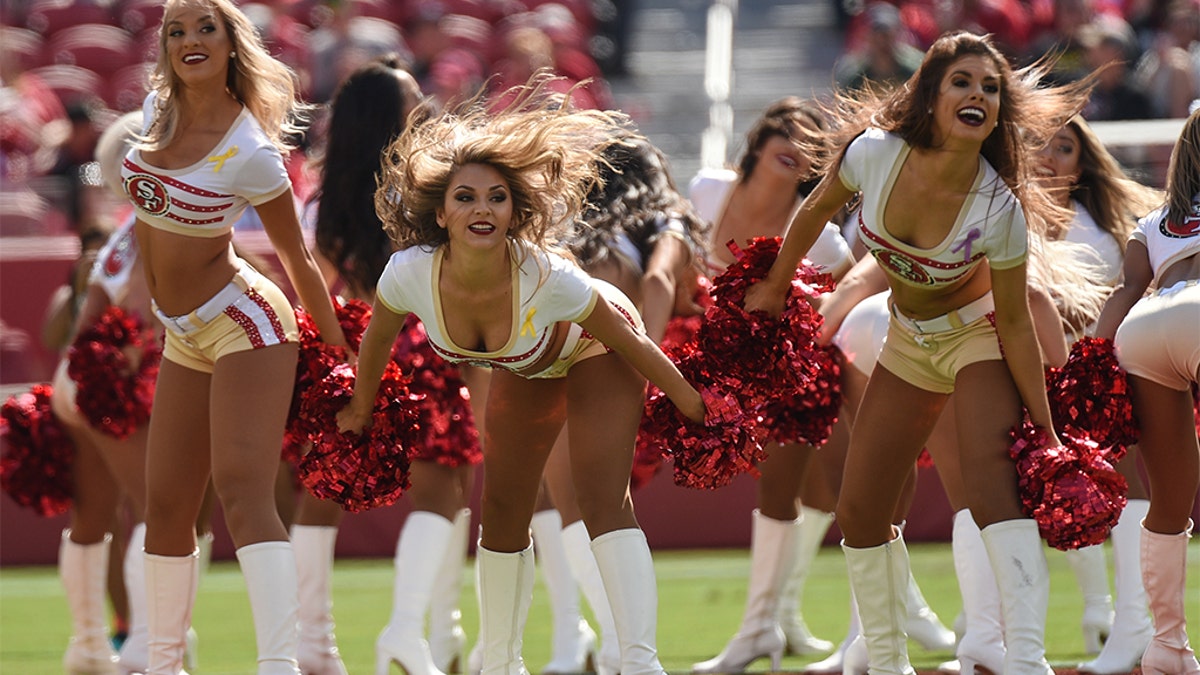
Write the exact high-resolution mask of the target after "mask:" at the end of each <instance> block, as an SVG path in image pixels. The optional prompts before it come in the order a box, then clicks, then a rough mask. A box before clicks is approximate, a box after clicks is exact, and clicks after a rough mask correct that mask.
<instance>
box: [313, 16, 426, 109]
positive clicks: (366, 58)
mask: <svg viewBox="0 0 1200 675" xmlns="http://www.w3.org/2000/svg"><path fill="white" fill-rule="evenodd" d="M326 2H327V3H328V5H329V7H330V9H331V14H330V17H329V20H328V21H326V22H325V23H323V24H322V25H321V26H320V27H319V28H317V29H316V30H314V31H313V32H312V33H311V34H310V35H309V44H310V46H311V55H312V56H311V61H310V62H309V72H310V73H311V75H312V88H311V92H310V93H311V95H312V100H313V101H328V100H329V98H330V97H331V96H332V95H333V92H334V89H336V88H337V86H338V84H339V83H340V82H342V81H343V80H345V79H346V77H348V76H349V75H350V73H352V72H354V71H355V69H357V68H359V67H360V66H363V65H365V64H367V63H368V62H370V61H371V60H372V59H375V58H378V57H381V56H384V55H386V54H390V53H393V52H395V53H399V54H402V55H404V57H405V58H407V57H408V54H409V50H408V47H407V45H406V44H405V43H404V39H403V38H402V37H401V35H400V30H399V29H398V28H397V27H396V26H395V24H393V23H391V22H390V21H385V20H383V19H376V18H372V17H367V16H360V15H359V13H358V10H357V7H358V5H357V3H354V2H350V1H348V0H347V1H345V2H342V1H334V0H326Z"/></svg>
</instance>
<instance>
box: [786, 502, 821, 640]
mask: <svg viewBox="0 0 1200 675" xmlns="http://www.w3.org/2000/svg"><path fill="white" fill-rule="evenodd" d="M832 524H833V514H832V513H828V512H826V511H821V510H819V509H814V508H812V507H811V506H801V507H800V529H799V531H798V533H797V536H796V557H795V558H794V559H793V562H792V569H791V570H790V573H789V574H788V578H787V582H786V583H785V584H784V586H783V591H782V594H781V595H780V598H779V627H780V628H782V629H783V636H784V638H786V639H787V646H786V647H785V648H784V653H785V654H791V655H793V656H807V655H809V654H816V653H818V652H828V651H830V650H831V649H833V643H832V642H830V641H829V640H822V639H821V638H819V637H816V636H814V635H813V634H812V632H811V631H809V630H808V625H807V624H805V623H804V616H803V614H801V611H800V606H801V604H802V603H801V598H802V596H803V595H804V582H805V580H807V579H808V570H809V569H811V568H812V564H813V560H815V559H816V557H817V553H818V552H819V551H820V550H821V542H823V541H825V533H826V532H828V531H829V527H830V525H832Z"/></svg>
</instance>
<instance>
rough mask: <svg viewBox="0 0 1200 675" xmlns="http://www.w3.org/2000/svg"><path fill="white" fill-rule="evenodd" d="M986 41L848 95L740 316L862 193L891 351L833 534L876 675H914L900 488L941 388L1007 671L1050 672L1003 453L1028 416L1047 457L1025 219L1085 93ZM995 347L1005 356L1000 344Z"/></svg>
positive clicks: (1023, 529) (1040, 604)
mask: <svg viewBox="0 0 1200 675" xmlns="http://www.w3.org/2000/svg"><path fill="white" fill-rule="evenodd" d="M1040 74H1041V69H1040V68H1039V67H1033V68H1031V69H1028V70H1023V71H1015V72H1014V71H1013V70H1012V69H1011V68H1010V66H1009V64H1008V62H1007V60H1006V59H1005V58H1004V56H1003V55H1002V54H1000V52H999V51H997V50H996V48H995V47H994V46H993V45H992V43H991V42H990V40H989V39H988V38H986V37H980V36H977V35H973V34H969V33H963V32H959V33H948V34H946V35H943V36H942V37H941V38H939V39H938V40H937V41H936V42H935V43H934V44H933V45H932V46H931V47H930V49H929V51H928V52H927V53H926V56H925V60H924V61H923V62H922V65H921V67H920V68H919V69H918V71H917V72H916V73H915V74H914V75H913V76H912V78H910V80H909V82H908V83H907V84H906V86H904V87H902V88H900V89H897V90H895V91H894V92H893V93H891V94H890V95H887V96H886V97H885V96H881V95H879V94H877V93H875V92H871V91H862V92H856V93H854V94H842V95H840V98H839V99H838V100H839V101H840V102H842V103H844V105H842V106H840V107H839V109H838V110H836V111H834V112H833V114H835V115H836V117H837V119H838V120H839V121H840V122H841V123H840V124H839V125H837V127H836V128H837V129H838V133H837V135H836V136H834V137H832V138H830V139H829V140H830V141H832V146H833V147H835V148H836V152H834V153H833V154H831V155H830V158H831V161H830V162H829V166H827V167H823V168H825V169H826V171H825V172H824V177H823V179H822V181H821V184H820V185H819V186H818V187H817V189H816V190H815V191H814V192H813V194H812V195H810V196H809V198H808V199H807V200H805V202H804V204H803V205H802V206H801V209H800V211H799V213H798V215H797V216H796V218H795V219H794V220H793V222H792V225H791V227H790V228H789V230H788V235H787V237H786V238H785V240H784V243H783V247H782V248H781V250H780V254H779V257H778V259H777V260H776V262H775V264H774V265H773V266H772V268H771V271H770V272H769V273H768V276H767V278H766V279H765V280H764V281H763V282H761V283H759V284H756V285H755V286H752V287H751V288H750V289H748V291H747V294H746V307H747V309H750V310H766V311H768V312H769V313H772V314H778V313H779V312H780V310H781V308H782V301H783V298H784V292H785V291H786V289H787V287H788V285H789V284H790V280H791V278H792V276H793V273H794V270H795V266H796V263H797V262H798V261H799V259H800V257H801V256H802V255H803V254H804V253H805V252H806V251H807V250H808V248H809V247H810V246H811V244H812V242H814V241H815V240H816V238H817V235H818V234H819V233H820V231H821V229H822V228H823V226H824V223H825V222H826V221H827V220H828V218H829V217H830V216H831V215H832V214H833V213H834V212H836V211H837V210H838V209H839V208H841V207H842V206H843V205H844V204H845V203H846V202H847V201H848V200H849V199H850V198H851V197H852V196H853V195H854V194H856V193H858V192H861V193H862V195H863V205H862V209H861V211H860V214H861V215H860V217H859V218H858V224H857V227H858V233H859V236H860V238H862V240H863V242H864V244H866V245H867V246H868V247H869V248H870V250H871V253H872V255H874V256H875V257H876V259H877V260H878V261H879V262H880V264H881V266H882V267H883V268H884V270H885V271H886V272H887V274H888V284H889V287H890V290H891V294H892V297H891V304H890V312H891V317H890V319H889V321H890V324H889V329H888V339H887V341H886V342H885V345H884V348H883V352H882V353H881V354H880V355H879V360H878V363H877V364H876V368H875V369H874V371H873V372H872V376H871V380H870V383H869V384H868V385H867V390H866V392H865V394H864V397H863V401H862V404H861V405H860V409H859V414H858V417H857V418H856V420H855V425H854V429H853V431H852V434H851V440H850V449H849V451H848V455H847V460H846V472H845V475H844V478H843V483H842V490H841V495H840V498H839V501H838V510H837V513H838V523H839V525H840V526H841V528H842V531H843V533H844V535H845V539H844V541H843V550H844V552H845V554H846V562H847V566H848V568H849V571H850V582H851V588H852V590H853V592H854V596H855V601H856V603H857V605H858V610H859V617H860V619H861V622H862V633H863V636H864V638H865V642H866V647H867V652H868V662H869V668H870V670H871V671H872V672H876V673H912V672H913V669H912V666H911V665H910V664H909V661H908V653H907V645H906V642H907V634H906V632H905V626H904V623H905V619H906V617H907V602H906V599H905V593H904V589H906V588H907V582H908V577H909V567H908V555H907V550H906V549H905V546H904V540H903V537H902V536H901V535H900V533H899V532H898V530H897V529H896V528H895V527H894V526H893V525H892V524H891V519H892V516H893V514H894V512H895V508H896V505H897V501H898V498H899V492H900V485H899V484H897V482H896V481H895V480H894V478H893V477H894V476H897V475H904V472H906V471H907V470H908V469H909V467H911V466H912V464H913V462H914V461H915V460H916V458H917V455H918V453H919V452H920V450H921V448H922V447H923V446H924V444H925V441H926V439H927V438H928V435H929V433H930V431H931V430H932V428H933V426H934V423H935V422H936V421H937V418H938V416H939V414H940V412H941V409H942V408H943V406H944V405H945V402H946V399H947V397H948V396H949V394H950V393H951V392H954V393H955V394H956V395H957V396H956V410H957V414H958V416H959V417H961V418H962V419H964V420H970V424H962V425H960V426H959V430H960V435H961V440H960V443H959V444H958V447H959V452H960V453H961V460H962V462H963V465H964V466H969V467H970V471H967V472H964V480H966V481H967V487H968V493H969V495H970V498H971V506H972V513H973V515H974V517H975V520H976V521H977V522H978V523H979V524H980V525H981V526H982V530H983V537H984V540H985V542H986V543H987V548H988V551H989V558H990V559H991V560H992V564H993V569H994V570H995V573H996V578H997V582H998V585H999V587H1000V591H1001V597H1002V605H1003V612H1004V621H1005V638H1006V643H1007V646H1008V651H1007V653H1006V656H1005V668H1004V670H1005V672H1008V673H1017V672H1021V673H1047V674H1048V673H1050V672H1052V671H1051V669H1050V666H1049V664H1047V663H1046V661H1045V647H1044V642H1043V641H1044V632H1045V621H1046V607H1047V603H1048V599H1049V571H1048V569H1047V567H1046V561H1045V556H1044V553H1043V549H1042V544H1041V539H1040V537H1039V536H1038V530H1037V524H1036V523H1035V522H1034V521H1033V520H1032V519H1028V518H1025V517H1024V516H1023V515H1022V512H1021V502H1020V497H1019V493H1018V490H1017V476H1016V472H1015V471H1014V470H1013V464H1012V462H1011V461H1010V460H1009V458H1008V447H1009V438H1008V430H1009V429H1010V428H1011V427H1012V426H1013V424H1014V423H1015V422H1016V421H1017V420H1018V419H1019V416H1020V415H1021V407H1022V404H1023V405H1024V406H1025V407H1026V408H1027V409H1028V410H1029V414H1030V416H1031V417H1032V419H1033V421H1034V423H1035V424H1036V425H1038V426H1040V427H1042V428H1044V429H1046V430H1047V432H1048V434H1049V435H1050V439H1049V440H1050V442H1052V443H1054V444H1056V445H1057V438H1056V437H1055V436H1054V432H1053V426H1052V420H1051V418H1050V408H1049V404H1048V402H1047V399H1046V388H1045V383H1044V377H1043V374H1042V359H1041V354H1040V350H1039V347H1038V344H1037V338H1036V336H1035V333H1034V328H1033V320H1032V318H1031V316H1030V310H1029V306H1028V301H1027V296H1026V256H1027V242H1026V217H1027V216H1026V214H1027V213H1028V214H1030V217H1033V218H1036V219H1041V218H1043V217H1051V216H1054V215H1055V212H1054V211H1053V206H1052V205H1051V204H1049V203H1048V200H1047V199H1046V198H1045V195H1044V194H1042V193H1041V192H1039V191H1038V190H1036V189H1035V188H1032V186H1031V181H1030V178H1031V175H1032V172H1031V171H1030V169H1029V166H1028V160H1029V158H1030V157H1031V156H1032V151H1033V150H1036V149H1038V148H1040V147H1041V146H1042V145H1044V144H1045V142H1046V141H1048V140H1049V136H1050V135H1051V133H1052V132H1053V131H1054V130H1056V129H1057V128H1058V127H1059V126H1061V125H1062V123H1063V122H1065V120H1066V119H1067V118H1068V117H1069V116H1070V115H1071V114H1073V113H1074V112H1075V111H1077V110H1078V109H1079V107H1080V106H1082V104H1083V102H1084V100H1085V99H1086V95H1087V91H1088V84H1087V83H1083V84H1077V85H1068V86H1066V87H1061V88H1038V87H1037V86H1035V82H1036V81H1037V77H1038V76H1039V75H1040ZM1001 344H1003V352H1001V347H1000V345H1001Z"/></svg>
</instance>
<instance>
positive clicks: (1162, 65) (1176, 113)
mask: <svg viewBox="0 0 1200 675" xmlns="http://www.w3.org/2000/svg"><path fill="white" fill-rule="evenodd" d="M1135 79H1136V80H1137V82H1138V83H1139V84H1140V85H1141V86H1142V87H1144V88H1145V90H1146V92H1147V93H1148V94H1149V95H1150V105H1151V113H1152V115H1153V116H1154V117H1175V118H1183V117H1187V115H1188V112H1189V109H1190V106H1191V105H1192V102H1193V101H1195V100H1197V99H1200V2H1197V1H1196V0H1174V1H1173V2H1171V3H1170V5H1169V7H1168V10H1167V20H1166V23H1165V25H1164V26H1163V27H1162V28H1161V29H1160V30H1158V31H1157V33H1156V34H1155V35H1154V37H1153V44H1152V46H1151V48H1150V49H1148V50H1147V51H1146V53H1145V54H1143V55H1142V58H1141V60H1140V61H1138V64H1137V68H1136V72H1135Z"/></svg>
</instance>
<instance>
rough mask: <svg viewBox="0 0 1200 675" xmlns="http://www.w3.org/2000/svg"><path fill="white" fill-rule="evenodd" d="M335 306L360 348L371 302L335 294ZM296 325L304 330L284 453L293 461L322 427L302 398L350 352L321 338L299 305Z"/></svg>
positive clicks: (351, 339) (347, 332)
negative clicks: (308, 415) (307, 413)
mask: <svg viewBox="0 0 1200 675" xmlns="http://www.w3.org/2000/svg"><path fill="white" fill-rule="evenodd" d="M333 308H334V311H335V313H336V314H337V318H338V324H339V325H340V326H341V328H342V335H343V336H344V337H345V338H346V343H347V344H348V345H350V348H351V349H353V350H355V351H358V347H359V345H360V344H362V336H363V333H364V332H365V331H366V330H367V324H368V323H370V321H371V306H370V305H368V304H367V303H365V302H363V301H362V300H342V299H341V298H334V301H333ZM295 312H296V325H297V327H298V328H299V330H300V340H299V341H300V355H299V358H298V360H297V361H296V385H295V388H294V389H293V390H292V404H291V408H290V410H289V411H288V421H287V427H286V428H285V430H284V438H283V449H282V453H281V454H282V457H283V459H284V460H287V461H289V462H291V463H293V464H295V463H296V462H298V461H299V460H300V458H301V456H302V455H303V453H304V452H305V450H306V448H307V447H308V444H309V443H311V442H312V436H313V434H315V433H317V432H318V431H319V429H318V428H317V427H315V426H314V425H313V423H312V421H311V420H308V419H304V418H303V417H302V416H301V415H300V405H301V401H302V400H303V399H304V396H305V394H306V393H307V391H308V390H309V389H310V388H311V387H312V386H313V384H314V383H316V382H320V381H321V380H322V379H324V378H325V377H326V376H327V375H329V373H330V371H332V370H333V368H334V367H335V366H337V365H339V364H342V363H345V362H346V358H347V357H348V356H349V355H348V354H347V353H346V350H345V349H344V348H342V347H335V346H333V345H331V344H329V343H328V342H325V341H324V340H322V339H321V332H320V330H318V329H317V324H316V322H315V321H314V320H313V318H312V315H311V314H309V313H308V312H307V311H305V310H304V309H303V308H302V307H296V308H295Z"/></svg>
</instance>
